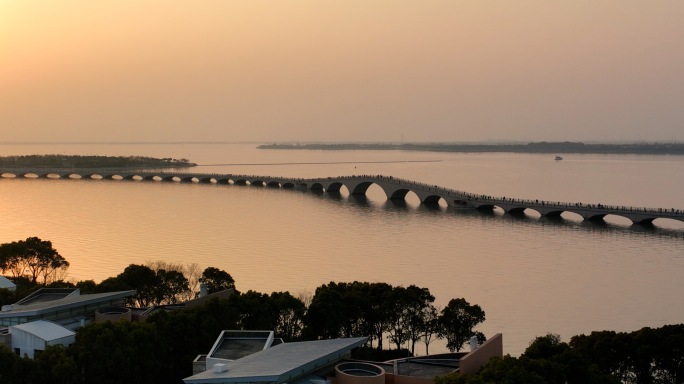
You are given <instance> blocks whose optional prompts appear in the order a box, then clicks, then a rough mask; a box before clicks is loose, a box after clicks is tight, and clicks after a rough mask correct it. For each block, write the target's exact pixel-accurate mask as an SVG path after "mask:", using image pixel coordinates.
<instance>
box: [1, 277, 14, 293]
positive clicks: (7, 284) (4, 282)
mask: <svg viewBox="0 0 684 384" xmlns="http://www.w3.org/2000/svg"><path fill="white" fill-rule="evenodd" d="M0 288H6V289H9V290H12V289H15V288H17V286H16V285H15V284H14V283H13V282H12V281H11V280H10V279H8V278H6V277H5V276H0Z"/></svg>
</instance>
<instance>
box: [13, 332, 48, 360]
mask: <svg viewBox="0 0 684 384" xmlns="http://www.w3.org/2000/svg"><path fill="white" fill-rule="evenodd" d="M10 334H11V335H12V348H13V349H16V348H19V355H20V356H24V355H27V356H28V357H29V358H30V359H33V356H34V351H35V350H39V351H44V350H45V345H46V343H45V340H43V339H41V338H40V337H37V336H35V335H32V334H30V333H26V332H24V331H22V330H19V329H15V328H12V329H11V331H10Z"/></svg>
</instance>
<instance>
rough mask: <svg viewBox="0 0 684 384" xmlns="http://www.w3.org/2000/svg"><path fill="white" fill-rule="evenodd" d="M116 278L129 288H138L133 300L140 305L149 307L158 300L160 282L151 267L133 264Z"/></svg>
mask: <svg viewBox="0 0 684 384" xmlns="http://www.w3.org/2000/svg"><path fill="white" fill-rule="evenodd" d="M116 279H117V280H118V281H121V282H123V283H124V284H125V286H126V287H128V289H135V290H136V294H135V296H134V297H133V300H134V301H135V303H136V304H137V305H138V306H140V307H149V306H151V305H153V304H154V303H155V302H156V301H157V290H158V285H159V283H160V282H159V278H158V276H157V273H156V272H155V271H153V270H152V269H151V268H150V267H147V266H144V265H137V264H131V265H129V266H128V267H126V269H124V270H123V272H121V273H120V274H119V275H118V276H117V277H116ZM112 283H114V282H112ZM112 285H114V284H112Z"/></svg>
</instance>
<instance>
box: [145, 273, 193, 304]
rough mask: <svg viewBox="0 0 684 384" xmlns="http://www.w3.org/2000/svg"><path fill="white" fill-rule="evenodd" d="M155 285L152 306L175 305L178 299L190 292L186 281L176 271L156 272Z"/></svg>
mask: <svg viewBox="0 0 684 384" xmlns="http://www.w3.org/2000/svg"><path fill="white" fill-rule="evenodd" d="M155 280H156V281H157V285H156V287H155V288H154V304H157V305H159V304H176V303H178V302H179V297H180V296H181V295H183V294H184V293H187V292H189V291H190V287H189V283H188V279H186V278H185V276H184V275H183V274H182V273H181V272H178V271H167V270H164V269H159V270H157V271H156V279H155Z"/></svg>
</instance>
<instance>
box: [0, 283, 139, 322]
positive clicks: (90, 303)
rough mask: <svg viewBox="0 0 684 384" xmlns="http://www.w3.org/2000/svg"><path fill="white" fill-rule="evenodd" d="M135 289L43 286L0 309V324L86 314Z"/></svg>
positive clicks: (122, 297) (57, 319)
mask: <svg viewBox="0 0 684 384" xmlns="http://www.w3.org/2000/svg"><path fill="white" fill-rule="evenodd" d="M133 295H135V291H119V292H107V293H95V294H92V295H81V294H80V291H79V290H78V289H66V290H65V289H51V288H43V289H40V290H38V291H36V292H34V293H33V294H31V295H29V296H27V297H26V298H24V299H22V300H20V301H18V302H17V303H15V304H12V305H4V306H3V307H2V311H0V327H1V326H11V325H19V324H23V323H28V322H31V321H35V320H50V321H55V322H60V321H61V320H65V319H73V318H75V317H78V316H86V315H87V316H90V315H92V314H93V313H94V312H95V311H96V310H97V309H99V308H104V307H111V306H116V305H117V304H119V303H121V302H122V301H123V299H124V298H126V297H129V296H133Z"/></svg>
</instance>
